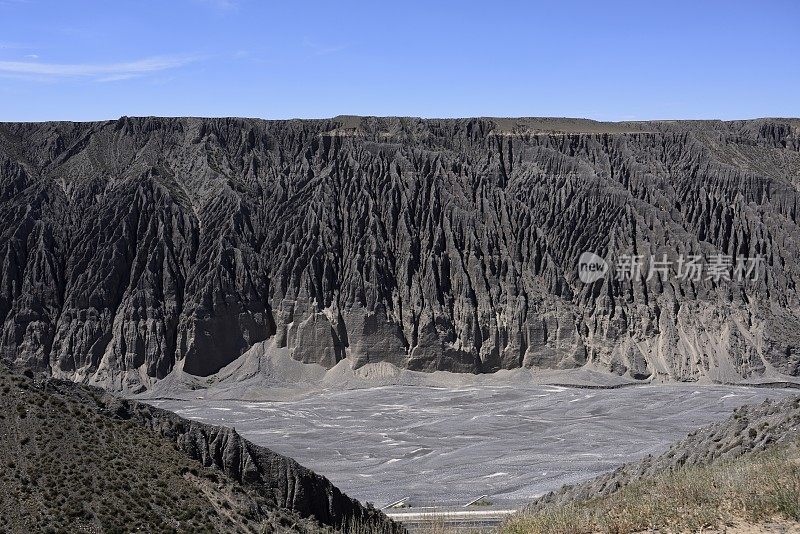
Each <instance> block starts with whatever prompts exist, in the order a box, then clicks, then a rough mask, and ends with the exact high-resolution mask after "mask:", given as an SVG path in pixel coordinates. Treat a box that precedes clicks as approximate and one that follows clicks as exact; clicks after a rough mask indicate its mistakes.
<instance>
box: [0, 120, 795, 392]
mask: <svg viewBox="0 0 800 534" xmlns="http://www.w3.org/2000/svg"><path fill="white" fill-rule="evenodd" d="M798 184H800V121H797V120H788V119H787V120H780V119H775V120H766V119H765V120H756V121H740V122H726V123H722V122H711V121H709V122H653V123H631V124H624V123H620V124H601V123H594V122H591V121H578V120H556V119H542V120H537V119H525V120H511V119H503V120H491V119H464V120H420V119H377V118H363V119H362V118H352V117H345V118H339V119H331V120H320V121H274V122H273V121H260V120H244V119H159V118H122V119H120V120H118V121H112V122H103V123H44V124H11V123H6V124H2V125H0V224H2V226H1V227H0V254H2V257H0V325H2V332H0V353H1V354H2V357H3V359H5V360H7V361H10V362H14V363H16V364H18V365H25V366H28V367H32V368H36V369H39V370H45V371H48V372H49V373H51V374H52V375H54V376H57V377H64V378H69V379H71V380H77V381H81V382H91V383H96V384H100V385H103V386H105V387H108V388H110V389H114V390H123V391H136V390H140V389H143V388H147V387H149V386H151V385H152V384H153V383H154V381H156V380H159V379H161V378H163V377H164V376H166V375H167V374H169V373H170V372H171V371H172V370H173V369H175V368H182V369H183V370H184V371H186V372H189V373H192V374H196V375H208V374H212V373H214V372H216V371H217V370H219V369H220V368H221V367H223V366H225V365H226V364H228V363H230V362H231V361H233V360H234V359H236V358H237V357H239V355H241V354H242V353H243V352H244V351H245V350H247V349H248V348H249V347H250V346H252V345H253V344H254V343H257V342H259V341H263V340H265V339H269V338H272V337H273V336H274V337H275V339H276V341H278V344H279V346H287V347H289V348H290V349H292V351H293V352H292V353H293V355H294V357H295V359H297V360H299V361H303V362H306V363H318V364H320V365H323V366H325V367H331V366H333V365H335V364H336V362H338V361H340V360H341V359H342V358H345V357H348V358H351V359H352V361H353V363H354V365H356V366H360V365H364V364H366V363H371V362H384V361H388V362H391V363H393V364H395V365H397V366H399V367H405V368H409V369H416V370H424V371H431V370H436V369H442V370H450V371H457V372H469V373H481V372H492V371H495V370H498V369H510V368H515V367H520V366H526V367H535V368H558V369H568V368H575V367H580V366H584V365H592V366H594V367H597V368H600V369H606V370H608V371H609V372H614V373H618V374H624V375H627V376H631V377H634V378H638V379H645V378H651V377H656V378H661V379H675V380H696V379H700V378H708V379H723V380H736V379H741V378H752V377H759V376H762V375H765V374H774V373H782V374H788V375H795V376H796V375H797V374H798V372H800V312H798V294H797V288H796V283H797V280H798V275H800V267H798V262H797V260H796V258H798V252H800V251H798V246H799V245H798V239H797V236H798V235H800V232H798V219H797V218H798V213H797V212H798V190H797V187H798ZM585 251H592V252H595V253H597V254H598V255H599V256H601V257H603V258H606V260H608V261H609V262H610V263H611V264H614V263H615V262H616V261H617V260H619V259H620V258H621V257H622V256H623V255H626V254H637V255H642V256H643V257H644V258H645V264H647V258H649V257H650V256H651V255H652V256H655V257H657V258H660V257H661V255H662V254H667V255H668V257H669V258H670V259H673V260H674V259H677V257H678V256H679V255H695V254H700V255H705V256H709V255H714V254H725V255H730V256H733V257H734V258H736V257H737V256H740V255H741V256H747V257H752V256H756V255H761V256H763V257H764V260H765V265H764V268H763V270H762V272H761V276H760V277H759V280H758V281H755V282H752V281H751V282H745V283H739V282H736V281H733V282H726V281H722V282H715V281H714V280H706V279H705V277H703V278H702V279H701V280H699V281H688V280H680V279H678V278H677V277H676V276H674V274H673V275H670V276H660V275H658V274H656V275H655V276H654V277H652V278H651V279H649V280H647V279H646V278H647V277H646V276H644V275H643V276H640V277H634V279H633V280H630V281H628V280H626V281H618V280H616V279H615V278H614V277H613V276H607V277H605V278H602V279H600V280H598V281H596V282H594V283H591V284H584V283H582V282H581V281H580V280H579V279H578V276H577V271H576V266H577V261H578V258H579V257H580V255H581V254H582V253H583V252H585Z"/></svg>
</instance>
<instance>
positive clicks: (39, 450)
mask: <svg viewBox="0 0 800 534" xmlns="http://www.w3.org/2000/svg"><path fill="white" fill-rule="evenodd" d="M0 391H2V392H3V393H2V395H0V413H4V414H5V417H4V418H2V419H0V445H1V446H0V465H2V466H3V469H0V487H2V488H3V491H2V492H0V533H4V532H108V533H114V532H120V533H122V532H131V531H134V530H137V531H141V532H153V533H159V532H171V533H174V532H192V533H194V532H237V533H238V532H243V533H246V532H253V533H261V532H332V530H331V529H328V528H325V527H322V526H320V525H319V524H318V523H316V522H314V521H311V520H307V519H301V518H300V517H298V516H297V515H295V514H293V513H292V512H289V511H288V510H283V509H280V508H278V507H276V506H275V505H274V504H273V503H272V501H270V499H269V498H268V496H266V495H262V494H260V493H258V492H257V491H255V490H253V489H252V488H244V487H242V486H241V485H240V484H239V483H237V482H236V481H234V480H231V479H229V478H228V477H227V476H226V475H224V474H223V473H220V472H218V471H214V470H212V469H209V468H204V467H203V466H202V465H201V464H200V463H198V462H196V461H194V460H192V459H191V458H189V457H188V456H186V455H185V454H183V453H182V452H180V451H178V450H176V448H175V446H174V444H173V443H171V442H170V441H168V440H164V439H161V438H160V437H159V436H158V435H157V434H156V433H154V432H151V431H149V430H147V429H146V428H144V427H141V426H139V425H136V424H133V423H131V421H125V420H119V419H114V418H112V417H109V416H107V415H105V414H103V413H100V412H99V411H98V410H97V409H96V406H97V405H98V404H99V403H94V402H93V399H92V398H91V393H82V394H86V395H87V398H86V399H83V401H85V402H81V401H80V400H77V399H72V398H68V397H60V396H59V395H58V394H54V393H53V392H45V391H43V390H41V389H40V388H38V387H36V386H35V385H34V382H33V380H32V379H31V378H30V377H20V376H16V375H13V374H11V373H9V372H8V371H7V370H6V369H5V368H3V366H2V365H0ZM86 391H88V390H86Z"/></svg>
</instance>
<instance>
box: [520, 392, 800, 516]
mask: <svg viewBox="0 0 800 534" xmlns="http://www.w3.org/2000/svg"><path fill="white" fill-rule="evenodd" d="M798 443H800V397H794V398H788V399H784V400H781V401H772V400H769V399H768V400H766V401H764V402H763V403H762V404H760V405H751V406H748V405H745V406H742V407H740V408H737V409H736V410H735V411H734V413H733V416H732V417H731V418H729V419H727V420H725V421H722V422H719V423H714V424H712V425H709V426H706V427H703V428H701V429H700V430H697V431H695V432H692V433H691V434H689V436H688V437H686V439H684V440H682V441H680V442H678V443H676V444H674V445H672V447H670V449H669V450H668V451H667V452H665V453H664V454H662V455H660V456H648V457H646V458H644V459H643V460H641V461H639V462H635V463H631V464H625V465H623V466H621V467H619V468H617V469H616V470H615V471H613V472H611V473H606V474H605V475H601V476H599V477H597V478H595V479H593V480H590V481H588V482H584V483H581V484H578V485H575V486H564V487H563V488H561V489H560V490H558V491H555V492H550V493H548V494H546V495H544V496H542V497H540V498H539V499H537V500H536V501H535V502H534V503H532V504H530V505H529V506H528V507H527V508H526V512H536V511H539V510H543V509H545V508H546V507H548V506H552V505H564V504H568V503H574V502H576V501H585V500H587V499H593V498H598V497H605V496H608V495H611V494H613V493H614V492H617V491H619V490H620V489H621V488H623V487H625V486H627V485H629V484H633V483H635V482H638V481H642V480H647V479H648V478H652V477H654V476H657V475H661V474H664V473H668V472H670V471H676V470H679V469H682V468H689V467H698V466H707V465H712V464H714V463H718V462H720V461H730V460H735V459H737V458H739V457H742V456H748V455H754V454H757V453H760V452H763V451H766V450H768V449H770V448H772V447H775V446H777V445H783V444H785V445H795V444H798Z"/></svg>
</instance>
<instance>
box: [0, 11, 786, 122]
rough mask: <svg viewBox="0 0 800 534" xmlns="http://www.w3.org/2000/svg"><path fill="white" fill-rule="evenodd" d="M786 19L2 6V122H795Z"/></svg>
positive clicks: (700, 14)
mask: <svg viewBox="0 0 800 534" xmlns="http://www.w3.org/2000/svg"><path fill="white" fill-rule="evenodd" d="M798 94H800V2H797V1H794V0H765V1H756V0H753V1H751V2H741V1H735V0H729V1H715V0H706V1H703V0H693V1H690V2H688V1H682V0H677V1H669V2H667V1H664V2H655V1H653V2H651V1H648V0H639V1H635V2H634V1H631V2H626V1H613V0H607V1H604V2H589V1H586V2H581V1H556V0H550V1H546V2H537V1H530V2H522V1H520V2H514V1H506V2H503V1H496V2H489V1H480V2H473V1H468V0H464V1H461V2H457V1H452V2H451V1H442V2H436V1H434V0H430V1H428V2H416V1H406V2H352V1H348V0H337V1H335V2H332V1H324V2H315V1H311V0H306V1H302V2H262V1H257V0H162V1H148V0H140V1H125V0H113V1H88V0H86V1H82V0H61V1H48V0H0V121H18V120H55V119H59V120H99V119H111V118H117V117H119V116H121V115H166V116H181V115H195V116H240V117H262V118H276V119H277V118H292V117H301V118H314V117H331V116H334V115H339V114H355V115H410V116H423V117H459V116H462V117H463V116H570V117H588V118H594V119H598V120H645V119H669V118H687V119H691V118H721V119H737V118H751V117H759V116H784V117H785V116H795V117H797V116H800V103H799V102H800V98H798Z"/></svg>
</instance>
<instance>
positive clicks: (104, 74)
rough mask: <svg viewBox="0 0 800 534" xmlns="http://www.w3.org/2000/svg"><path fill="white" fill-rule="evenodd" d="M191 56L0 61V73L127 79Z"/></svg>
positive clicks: (177, 64)
mask: <svg viewBox="0 0 800 534" xmlns="http://www.w3.org/2000/svg"><path fill="white" fill-rule="evenodd" d="M199 59H200V58H198V57H194V56H156V57H149V58H144V59H139V60H136V61H128V62H121V63H43V62H40V61H0V74H6V75H12V76H15V77H19V76H29V77H31V78H33V79H39V80H41V79H45V80H53V79H64V78H88V79H94V80H95V81H98V82H108V81H116V80H127V79H130V78H136V77H139V76H144V75H147V74H150V73H154V72H160V71H165V70H170V69H176V68H179V67H183V66H184V65H188V64H189V63H192V62H195V61H198V60H199Z"/></svg>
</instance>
